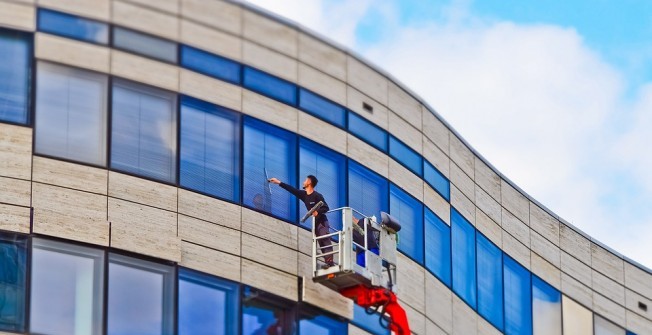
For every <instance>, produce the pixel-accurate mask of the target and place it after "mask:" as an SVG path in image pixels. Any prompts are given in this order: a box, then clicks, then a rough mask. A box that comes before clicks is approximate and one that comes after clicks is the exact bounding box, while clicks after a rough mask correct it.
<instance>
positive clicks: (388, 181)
mask: <svg viewBox="0 0 652 335" xmlns="http://www.w3.org/2000/svg"><path fill="white" fill-rule="evenodd" d="M308 174H314V175H316V176H318V178H319V179H320V182H319V185H318V186H317V190H318V191H320V192H321V193H323V194H324V196H325V197H326V199H327V201H328V203H329V205H330V207H331V208H337V207H343V206H351V207H353V208H355V209H357V210H359V211H361V212H363V213H365V214H368V215H378V213H379V212H380V211H387V212H389V213H391V214H392V215H394V216H396V217H397V218H399V220H400V221H401V222H402V224H403V230H402V231H401V232H400V242H399V250H400V255H399V260H398V278H397V279H398V287H397V293H398V296H399V298H400V300H401V303H402V305H403V306H404V307H405V308H406V309H407V313H408V317H409V320H410V324H411V328H412V330H413V332H414V333H415V334H463V335H469V334H501V333H504V334H534V335H548V334H550V335H555V334H565V335H584V334H586V335H589V334H596V335H607V334H608V335H611V334H613V335H625V334H638V335H645V334H648V335H649V334H652V310H651V309H650V308H652V272H651V271H650V270H649V269H647V268H645V267H643V266H641V265H638V264H636V263H635V262H634V261H632V260H629V259H627V258H625V257H623V256H622V255H620V254H618V253H617V252H615V251H613V250H610V249H609V248H608V247H606V246H604V245H602V244H600V243H599V242H598V241H595V240H593V239H592V238H591V237H589V236H587V235H586V234H585V233H583V232H581V231H579V230H578V229H576V228H575V227H573V226H571V225H570V224H568V223H567V222H565V221H564V220H563V219H562V218H559V217H558V216H556V215H555V214H554V213H552V212H550V211H549V210H547V209H546V208H544V207H543V206H542V205H540V204H539V203H538V202H536V201H535V200H534V199H532V198H531V197H529V196H528V195H527V194H525V193H524V192H522V191H521V190H520V189H519V188H518V187H517V186H515V185H514V184H513V183H512V182H510V181H509V180H508V179H506V177H504V176H503V175H502V174H500V172H498V171H496V170H495V169H494V168H493V167H491V166H490V164H488V163H487V162H486V161H485V160H484V159H483V158H482V157H481V156H479V155H478V154H477V153H476V152H475V151H474V150H473V149H472V148H471V147H470V146H469V145H468V144H467V143H466V142H465V141H464V140H463V139H462V138H461V137H460V136H458V134H457V133H456V132H455V131H454V130H453V129H451V128H450V127H449V126H448V125H447V124H446V123H445V121H444V120H442V119H441V118H440V117H439V116H438V115H437V114H436V113H435V112H434V110H433V109H432V108H430V107H429V106H428V105H427V104H426V103H425V102H424V101H423V100H422V99H420V98H419V97H416V96H415V95H414V94H411V93H410V92H409V90H408V89H407V88H405V87H403V86H402V85H401V84H400V83H398V82H397V81H396V80H394V79H392V78H391V76H390V75H388V74H386V73H384V72H382V71H380V70H378V69H376V68H375V67H373V66H371V65H369V64H368V63H366V62H365V61H364V60H361V59H360V58H359V57H356V56H355V55H354V54H352V53H351V52H350V51H348V50H345V49H343V48H341V47H338V46H336V45H334V44H333V43H331V42H328V41H327V40H325V39H323V38H320V37H318V36H315V34H313V33H311V32H309V31H306V30H305V29H303V28H301V27H298V26H296V25H294V24H292V23H289V22H286V21H285V20H282V19H279V18H277V17H275V16H273V15H270V14H268V13H264V12H261V11H260V10H257V9H254V8H250V7H249V6H247V5H243V4H240V3H231V2H224V1H220V0H157V1H153V0H0V334H14V333H20V334H224V335H227V334H228V335H232V334H247V335H249V334H288V335H289V334H300V335H307V334H332V335H335V334H350V335H361V334H386V333H387V331H386V330H383V328H381V327H380V324H379V319H380V318H379V317H378V316H377V315H373V314H372V315H368V314H366V313H365V311H364V310H363V309H362V308H360V307H358V306H354V305H353V304H352V302H351V301H349V300H347V299H345V298H343V297H341V296H340V295H339V294H337V293H336V292H334V291H331V290H329V289H327V288H325V287H323V286H321V285H318V284H314V283H313V282H312V281H311V280H310V276H311V269H312V268H311V258H310V251H311V234H310V231H309V230H308V227H307V226H306V225H304V224H300V223H299V222H298V218H299V217H300V216H301V215H302V213H303V209H302V206H300V205H299V203H298V202H297V201H296V199H295V198H293V197H292V196H291V195H290V194H289V193H287V192H285V191H283V190H282V189H280V188H278V187H276V188H271V189H270V188H269V184H268V183H267V182H266V179H267V178H268V177H277V178H279V179H281V180H282V181H285V182H287V183H289V184H294V185H298V184H299V183H300V181H301V180H302V179H303V178H305V176H306V175H308ZM336 221H337V220H336V218H333V219H332V222H336Z"/></svg>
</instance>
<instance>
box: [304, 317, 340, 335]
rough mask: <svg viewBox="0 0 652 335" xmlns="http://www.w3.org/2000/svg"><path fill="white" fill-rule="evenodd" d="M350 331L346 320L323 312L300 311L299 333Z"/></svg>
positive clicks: (335, 334) (336, 334)
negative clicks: (337, 318)
mask: <svg viewBox="0 0 652 335" xmlns="http://www.w3.org/2000/svg"><path fill="white" fill-rule="evenodd" d="M348 333H349V326H348V324H347V323H346V322H343V321H340V320H336V319H333V318H331V317H328V316H326V315H323V314H317V313H299V334H298V335H347V334H348Z"/></svg>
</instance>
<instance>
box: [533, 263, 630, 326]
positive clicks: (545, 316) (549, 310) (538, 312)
mask: <svg viewBox="0 0 652 335" xmlns="http://www.w3.org/2000/svg"><path fill="white" fill-rule="evenodd" d="M532 315H534V319H533V320H532V323H533V327H532V328H533V334H534V335H561V334H562V329H561V293H559V291H557V290H556V289H555V288H554V287H552V286H551V285H549V284H548V283H546V282H545V281H543V280H541V279H539V277H537V276H534V275H533V276H532ZM623 333H624V332H623ZM623 335H624V334H623Z"/></svg>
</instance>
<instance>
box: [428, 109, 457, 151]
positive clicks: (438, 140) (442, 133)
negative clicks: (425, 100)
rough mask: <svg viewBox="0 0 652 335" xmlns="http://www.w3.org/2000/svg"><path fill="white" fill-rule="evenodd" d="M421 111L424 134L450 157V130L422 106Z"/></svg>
mask: <svg viewBox="0 0 652 335" xmlns="http://www.w3.org/2000/svg"><path fill="white" fill-rule="evenodd" d="M421 110H422V111H421V114H422V116H423V134H424V135H426V137H428V138H429V139H430V140H431V141H432V142H433V143H434V144H435V145H436V146H438V147H439V148H440V149H441V150H442V151H443V152H444V153H445V154H446V155H448V154H449V152H450V130H448V128H447V127H446V126H445V125H444V123H443V122H441V121H439V119H438V118H437V117H436V116H435V115H434V114H432V113H431V112H430V111H429V110H428V109H427V108H426V107H424V106H421Z"/></svg>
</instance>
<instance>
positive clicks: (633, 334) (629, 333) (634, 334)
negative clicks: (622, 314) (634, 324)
mask: <svg viewBox="0 0 652 335" xmlns="http://www.w3.org/2000/svg"><path fill="white" fill-rule="evenodd" d="M627 335H636V333H634V332H630V331H629V330H628V331H627Z"/></svg>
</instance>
